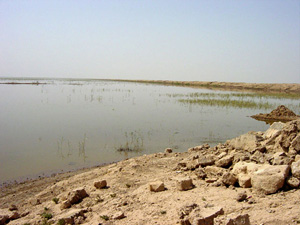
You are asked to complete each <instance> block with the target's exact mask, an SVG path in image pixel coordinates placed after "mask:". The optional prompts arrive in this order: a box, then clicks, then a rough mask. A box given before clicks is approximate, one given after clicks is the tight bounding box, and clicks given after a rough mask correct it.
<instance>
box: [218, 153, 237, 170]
mask: <svg viewBox="0 0 300 225" xmlns="http://www.w3.org/2000/svg"><path fill="white" fill-rule="evenodd" d="M233 159H234V157H233V156H231V155H228V156H225V157H223V158H221V159H220V160H218V161H216V166H218V167H223V168H228V167H229V166H230V165H231V164H232V161H233Z"/></svg>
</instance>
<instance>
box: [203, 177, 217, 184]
mask: <svg viewBox="0 0 300 225" xmlns="http://www.w3.org/2000/svg"><path fill="white" fill-rule="evenodd" d="M218 180H219V179H218V178H216V177H213V178H207V179H205V182H206V183H208V184H212V183H215V182H216V181H218Z"/></svg>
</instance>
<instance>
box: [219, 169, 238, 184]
mask: <svg viewBox="0 0 300 225" xmlns="http://www.w3.org/2000/svg"><path fill="white" fill-rule="evenodd" d="M222 182H223V184H225V185H228V186H230V185H234V184H235V183H236V182H237V178H236V177H235V176H234V175H233V174H232V173H229V172H227V173H224V175H223V176H222Z"/></svg>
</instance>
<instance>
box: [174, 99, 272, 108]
mask: <svg viewBox="0 0 300 225" xmlns="http://www.w3.org/2000/svg"><path fill="white" fill-rule="evenodd" d="M178 102H181V103H184V104H199V105H208V106H217V107H234V108H248V109H272V108H274V107H275V105H274V104H271V103H268V102H255V101H243V100H230V99H179V100H178Z"/></svg>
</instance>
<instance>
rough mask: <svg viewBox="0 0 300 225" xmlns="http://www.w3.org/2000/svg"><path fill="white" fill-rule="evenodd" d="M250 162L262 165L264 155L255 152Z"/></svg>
mask: <svg viewBox="0 0 300 225" xmlns="http://www.w3.org/2000/svg"><path fill="white" fill-rule="evenodd" d="M250 160H251V161H253V162H257V163H261V164H263V163H264V162H265V159H264V154H263V153H261V152H260V151H255V152H254V154H253V155H252V156H251V157H250Z"/></svg>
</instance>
